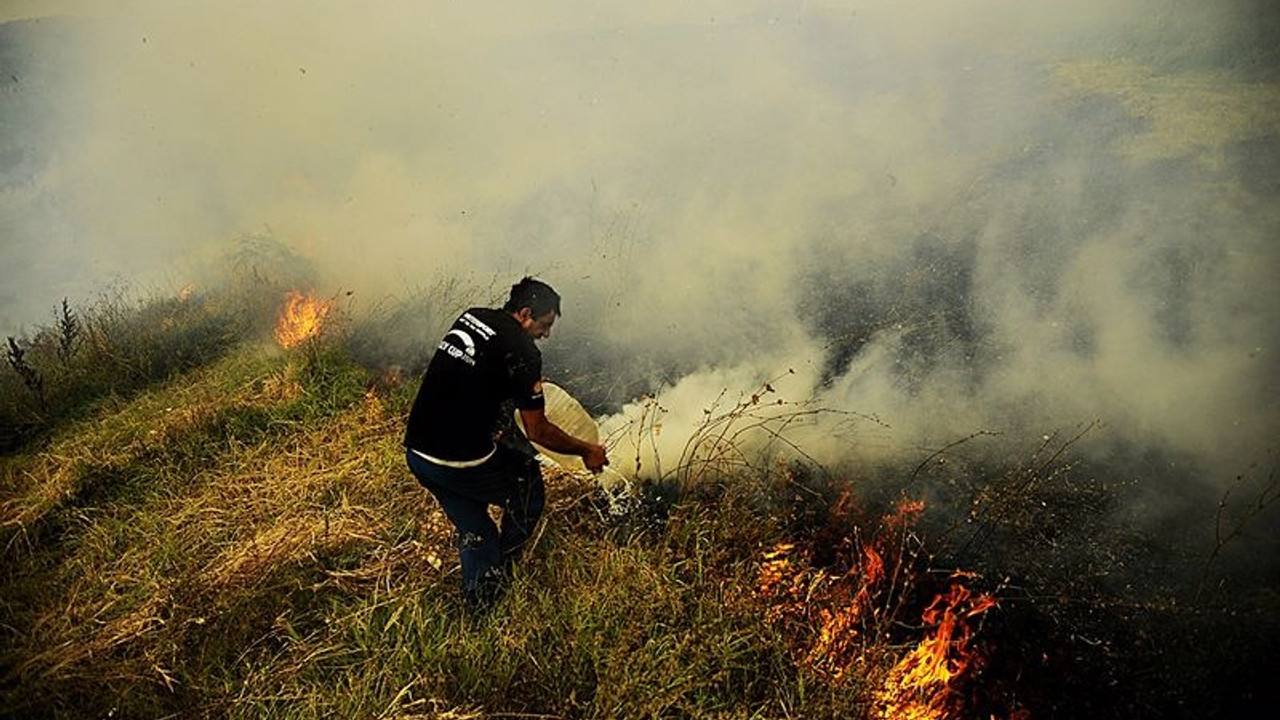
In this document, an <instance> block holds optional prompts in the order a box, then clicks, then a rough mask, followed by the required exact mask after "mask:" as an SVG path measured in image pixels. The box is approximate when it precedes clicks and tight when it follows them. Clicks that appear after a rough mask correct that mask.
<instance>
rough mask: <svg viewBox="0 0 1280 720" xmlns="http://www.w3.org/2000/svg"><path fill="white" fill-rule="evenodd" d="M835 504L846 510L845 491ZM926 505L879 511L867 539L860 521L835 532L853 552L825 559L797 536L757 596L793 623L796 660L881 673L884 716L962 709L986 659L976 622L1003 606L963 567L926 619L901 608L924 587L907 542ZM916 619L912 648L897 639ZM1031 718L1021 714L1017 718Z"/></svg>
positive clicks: (945, 715)
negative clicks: (973, 586) (976, 586)
mask: <svg viewBox="0 0 1280 720" xmlns="http://www.w3.org/2000/svg"><path fill="white" fill-rule="evenodd" d="M834 510H835V515H836V517H838V518H843V517H844V516H845V510H846V504H845V502H844V499H843V498H842V499H841V501H840V502H839V503H837V506H836V507H835V508H834ZM923 510H924V504H923V503H922V502H920V501H910V500H907V499H904V500H903V501H902V502H900V503H899V504H898V505H897V507H896V508H895V511H894V512H892V513H890V514H889V515H886V516H882V517H880V518H879V523H878V526H874V527H872V528H871V533H870V537H869V538H868V539H867V540H866V541H865V542H864V541H859V540H858V539H857V537H858V532H857V530H856V528H855V531H854V534H853V535H845V536H844V538H841V539H837V540H835V541H834V542H832V541H831V539H830V536H827V538H828V540H827V542H826V543H824V545H825V546H826V547H827V548H830V547H833V546H834V547H836V548H843V550H837V551H836V552H835V553H834V559H829V560H826V561H824V564H825V566H824V567H817V566H816V565H815V558H814V555H815V553H814V552H813V551H811V550H810V549H808V548H798V547H796V545H795V544H793V543H789V542H784V543H779V544H778V545H775V546H774V547H773V548H772V549H770V550H769V551H767V552H765V553H763V556H762V558H761V561H762V562H761V563H760V566H759V575H758V585H757V589H756V593H757V597H758V598H760V599H761V600H762V601H764V605H765V614H766V617H768V619H769V620H770V621H771V622H775V623H777V622H780V623H781V624H782V625H783V627H784V628H786V629H787V637H788V639H789V641H790V642H789V645H790V648H789V649H790V651H791V655H792V659H793V662H795V663H796V664H797V666H799V667H802V668H804V669H805V670H807V671H809V672H813V673H815V674H816V675H817V676H818V677H821V678H824V679H826V680H829V681H834V682H837V683H839V682H845V681H848V680H851V679H853V680H857V679H858V678H866V679H874V678H878V679H876V680H875V681H874V684H873V685H872V686H871V687H870V688H868V690H869V695H870V697H869V698H868V699H869V700H870V701H871V707H872V709H873V716H874V717H876V718H879V719H880V720H899V719H905V720H954V719H956V718H959V717H962V716H963V715H964V713H965V711H966V709H967V703H968V702H969V700H970V699H969V698H967V697H966V696H965V692H966V691H967V683H968V682H971V679H972V678H973V677H974V676H975V674H976V673H977V671H978V669H979V668H981V667H982V665H983V664H984V663H985V657H984V656H983V653H982V652H980V651H979V650H978V649H977V648H971V641H972V638H973V635H974V633H975V632H976V630H975V626H972V625H971V624H970V621H971V619H973V618H975V617H977V616H979V615H982V614H983V613H985V612H987V611H988V610H991V609H993V608H995V607H996V606H997V601H996V599H995V598H994V597H993V596H991V595H987V594H980V593H975V592H973V591H972V590H970V589H969V587H968V586H967V583H968V582H969V581H971V580H974V579H976V578H977V575H976V574H975V573H972V572H964V571H956V572H954V573H953V574H952V575H951V576H950V578H948V580H947V589H946V590H944V591H943V592H941V593H939V594H938V595H937V596H936V597H934V598H933V599H932V601H931V602H930V603H929V604H928V605H927V606H926V607H925V609H924V610H923V611H921V613H920V615H919V618H920V622H919V623H915V622H908V621H907V620H908V619H907V618H905V617H902V616H901V615H900V613H903V612H905V611H906V609H907V608H908V607H909V606H910V604H909V603H908V602H906V601H905V598H907V597H909V596H910V595H912V594H913V593H915V592H916V591H917V590H918V589H922V588H919V586H918V585H917V581H918V580H919V579H920V575H919V574H918V569H917V563H918V562H919V557H918V556H916V555H914V554H912V553H911V552H908V550H907V548H908V547H909V545H908V543H906V542H905V541H906V539H907V538H909V537H910V536H911V535H910V533H911V526H912V525H914V524H915V522H916V521H917V520H918V518H919V517H920V515H921V513H922V512H923ZM924 597H928V596H927V595H925V596H924ZM915 607H919V606H918V605H916V606H915ZM914 626H919V627H920V628H921V631H920V632H919V633H915V634H914V638H913V642H912V643H908V644H907V645H906V647H907V648H909V651H907V652H906V654H905V655H904V654H902V653H903V650H901V649H900V646H898V645H897V643H898V642H899V638H901V634H900V633H901V630H902V628H905V627H914ZM884 668H888V670H887V672H886V671H885V670H884ZM1026 717H1027V716H1025V715H1020V714H1017V713H1015V715H1014V716H1012V717H1011V720H1014V719H1015V718H1016V720H1026Z"/></svg>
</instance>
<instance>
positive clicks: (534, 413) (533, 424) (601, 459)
mask: <svg viewBox="0 0 1280 720" xmlns="http://www.w3.org/2000/svg"><path fill="white" fill-rule="evenodd" d="M520 423H521V424H522V425H523V426H524V434H525V436H526V437H528V438H529V440H530V441H532V442H533V443H534V444H535V445H541V446H542V447H544V448H546V449H548V450H550V451H551V452H557V453H563V454H566V455H577V456H578V457H580V458H582V464H583V465H586V466H587V469H588V470H590V471H591V472H593V473H598V472H600V471H601V470H603V469H604V466H605V465H608V464H609V457H608V455H607V454H606V453H605V448H604V446H603V445H597V444H595V443H589V442H587V441H586V440H581V439H579V438H576V437H573V436H572V435H570V434H568V433H566V432H565V431H564V430H561V429H560V426H558V425H556V424H555V423H553V422H551V421H550V420H548V419H547V415H546V412H545V411H543V410H521V411H520Z"/></svg>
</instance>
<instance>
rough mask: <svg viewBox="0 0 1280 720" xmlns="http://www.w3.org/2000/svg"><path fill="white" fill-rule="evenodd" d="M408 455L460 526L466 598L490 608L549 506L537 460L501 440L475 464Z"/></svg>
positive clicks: (411, 467) (411, 466) (411, 465)
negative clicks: (493, 509)
mask: <svg viewBox="0 0 1280 720" xmlns="http://www.w3.org/2000/svg"><path fill="white" fill-rule="evenodd" d="M405 457H406V459H407V461H408V463H409V470H410V471H412V472H413V475H414V477H416V478H417V479H418V482H419V483H420V484H421V485H422V486H423V487H425V488H426V489H427V490H429V491H430V492H431V494H432V495H434V496H435V498H436V500H438V501H439V502H440V507H441V508H443V509H444V514H445V515H446V516H447V517H448V518H449V521H450V522H452V523H453V526H454V528H455V529H457V532H458V554H459V556H460V557H461V560H462V595H463V597H464V598H465V599H466V601H467V604H468V605H470V606H471V607H472V608H474V609H477V610H484V609H486V608H488V607H489V606H490V605H492V604H493V603H494V602H495V601H496V600H497V599H498V597H499V595H500V594H501V592H502V585H503V580H504V579H505V578H506V576H507V575H508V573H509V571H510V568H511V566H512V565H513V564H514V563H515V561H516V559H517V558H518V557H519V554H520V550H521V549H522V548H523V546H524V544H525V542H526V541H527V540H528V539H529V536H530V535H531V534H532V533H533V528H534V526H536V525H537V524H538V518H539V517H541V516H542V509H543V507H544V506H545V505H546V489H545V487H544V486H543V484H542V469H541V468H540V467H539V466H538V461H537V460H536V459H535V458H533V457H530V456H528V455H524V454H523V453H520V452H519V451H517V450H514V449H512V448H510V447H508V446H506V445H503V444H502V443H498V449H497V451H496V452H494V454H493V456H492V457H490V458H489V459H488V460H486V461H485V462H484V463H482V464H480V465H477V466H476V467H469V468H453V467H448V466H445V465H437V464H435V463H433V462H431V461H429V460H427V459H425V458H423V457H422V456H420V455H417V454H415V453H414V452H412V451H408V450H407V451H406V452H405ZM490 505H497V506H498V507H500V508H502V525H501V526H498V525H495V524H494V522H493V519H492V518H490V517H489V506H490Z"/></svg>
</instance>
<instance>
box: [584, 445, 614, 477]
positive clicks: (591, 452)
mask: <svg viewBox="0 0 1280 720" xmlns="http://www.w3.org/2000/svg"><path fill="white" fill-rule="evenodd" d="M582 464H583V465H586V466H587V469H588V470H590V471H591V472H593V473H599V472H600V471H601V470H603V469H604V466H605V465H608V464H609V456H608V455H606V454H605V449H604V446H603V445H588V446H587V451H586V452H585V453H583V454H582Z"/></svg>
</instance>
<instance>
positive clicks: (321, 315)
mask: <svg viewBox="0 0 1280 720" xmlns="http://www.w3.org/2000/svg"><path fill="white" fill-rule="evenodd" d="M285 301H286V302H285V308H284V311H283V312H281V313H280V319H279V320H278V321H277V322H276V341H277V342H279V343H280V346H281V347H284V348H291V347H296V346H298V345H300V344H302V343H303V342H305V341H307V340H309V339H311V338H313V337H316V336H317V335H319V334H320V331H321V329H322V328H323V326H324V319H325V317H326V316H328V314H329V310H330V308H332V307H333V301H332V300H317V299H316V298H315V296H314V295H312V294H311V293H310V292H307V293H306V294H305V295H304V294H303V293H300V292H298V291H297V290H290V291H289V292H287V293H285Z"/></svg>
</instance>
